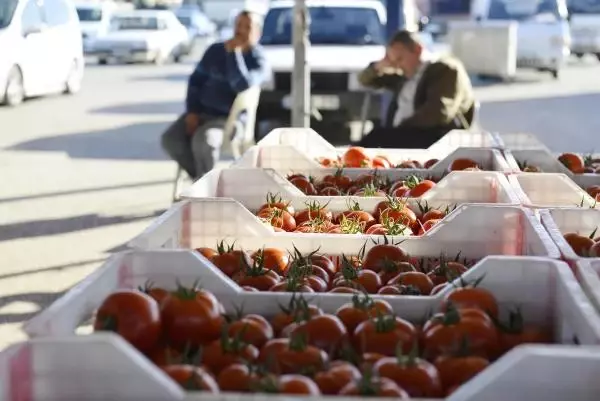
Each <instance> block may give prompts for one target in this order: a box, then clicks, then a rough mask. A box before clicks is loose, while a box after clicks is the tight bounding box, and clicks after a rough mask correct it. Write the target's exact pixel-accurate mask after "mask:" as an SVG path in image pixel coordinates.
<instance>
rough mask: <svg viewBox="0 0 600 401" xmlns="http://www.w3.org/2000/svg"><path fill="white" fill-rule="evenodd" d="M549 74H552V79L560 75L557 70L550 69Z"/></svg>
mask: <svg viewBox="0 0 600 401" xmlns="http://www.w3.org/2000/svg"><path fill="white" fill-rule="evenodd" d="M550 74H552V78H554V79H558V78H559V77H560V74H559V72H558V70H550Z"/></svg>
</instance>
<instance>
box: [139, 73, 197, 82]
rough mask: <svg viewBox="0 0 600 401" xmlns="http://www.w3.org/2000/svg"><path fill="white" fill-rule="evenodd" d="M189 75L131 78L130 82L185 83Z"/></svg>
mask: <svg viewBox="0 0 600 401" xmlns="http://www.w3.org/2000/svg"><path fill="white" fill-rule="evenodd" d="M189 77H190V74H167V75H148V76H142V77H132V78H131V80H132V81H170V82H187V80H188V78H189Z"/></svg>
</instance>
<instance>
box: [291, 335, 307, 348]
mask: <svg viewBox="0 0 600 401" xmlns="http://www.w3.org/2000/svg"><path fill="white" fill-rule="evenodd" d="M288 348H289V349H290V351H294V352H304V351H306V348H308V337H307V335H306V334H305V333H294V334H292V335H291V336H290V341H289V343H288Z"/></svg>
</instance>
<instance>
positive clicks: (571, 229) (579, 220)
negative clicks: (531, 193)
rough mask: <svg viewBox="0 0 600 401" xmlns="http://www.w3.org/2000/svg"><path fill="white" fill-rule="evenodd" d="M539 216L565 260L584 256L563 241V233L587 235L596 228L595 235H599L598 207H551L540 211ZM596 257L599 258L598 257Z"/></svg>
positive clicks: (599, 216) (599, 212)
mask: <svg viewBox="0 0 600 401" xmlns="http://www.w3.org/2000/svg"><path fill="white" fill-rule="evenodd" d="M540 216H541V220H542V224H543V225H544V227H545V228H546V230H547V231H548V234H549V235H550V238H552V240H553V241H554V243H555V244H557V245H558V249H559V250H560V252H561V254H562V255H563V257H564V258H565V259H567V260H570V261H572V260H580V259H586V258H582V257H580V256H578V255H577V254H576V253H575V252H574V251H573V248H571V246H570V245H569V244H568V243H567V241H565V239H564V237H563V236H564V234H566V233H578V234H581V235H584V236H588V235H590V234H591V233H592V232H593V231H594V230H596V237H600V210H599V209H586V208H553V209H547V210H542V211H540ZM597 259H598V260H600V257H599V258H597Z"/></svg>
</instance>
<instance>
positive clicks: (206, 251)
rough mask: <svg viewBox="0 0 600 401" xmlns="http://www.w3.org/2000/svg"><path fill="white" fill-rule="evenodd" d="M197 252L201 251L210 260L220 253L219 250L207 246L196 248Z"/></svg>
mask: <svg viewBox="0 0 600 401" xmlns="http://www.w3.org/2000/svg"><path fill="white" fill-rule="evenodd" d="M196 252H198V253H200V254H201V255H202V256H204V257H205V258H206V259H208V260H211V259H212V258H213V257H214V256H216V255H218V252H217V251H215V250H214V249H212V248H206V247H202V248H196Z"/></svg>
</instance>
